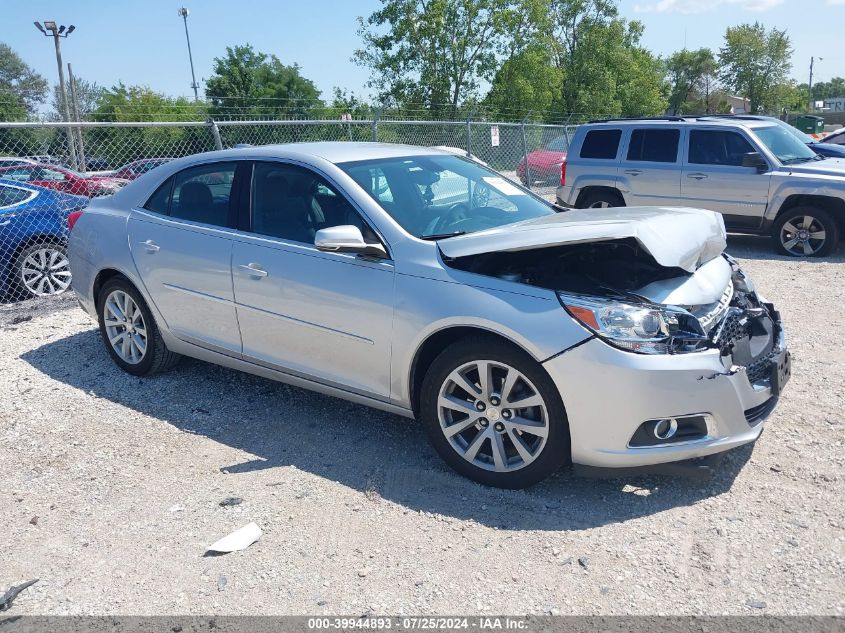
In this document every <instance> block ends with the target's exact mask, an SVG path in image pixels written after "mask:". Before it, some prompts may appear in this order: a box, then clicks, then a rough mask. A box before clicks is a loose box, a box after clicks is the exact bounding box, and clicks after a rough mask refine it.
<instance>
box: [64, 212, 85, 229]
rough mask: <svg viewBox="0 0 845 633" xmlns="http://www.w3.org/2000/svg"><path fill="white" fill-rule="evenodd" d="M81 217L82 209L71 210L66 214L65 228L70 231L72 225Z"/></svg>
mask: <svg viewBox="0 0 845 633" xmlns="http://www.w3.org/2000/svg"><path fill="white" fill-rule="evenodd" d="M81 217H82V211H71V212H70V213H68V216H67V230H68V231H72V230H73V225H74V224H76V221H77V220H78V219H79V218H81Z"/></svg>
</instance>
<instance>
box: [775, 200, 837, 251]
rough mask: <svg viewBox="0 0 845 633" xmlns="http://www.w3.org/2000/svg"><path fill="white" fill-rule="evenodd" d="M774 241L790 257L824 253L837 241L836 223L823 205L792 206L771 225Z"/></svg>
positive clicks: (835, 244)
mask: <svg viewBox="0 0 845 633" xmlns="http://www.w3.org/2000/svg"><path fill="white" fill-rule="evenodd" d="M774 238H775V245H776V247H777V249H778V251H780V252H781V253H783V254H785V255H792V256H793V257H824V256H826V255H830V254H831V253H832V252H833V251H834V249H835V248H836V247H837V245H838V243H839V227H838V226H837V224H836V220H834V218H833V216H831V215H830V213H828V212H827V211H825V210H823V209H816V208H813V207H793V208H792V209H789V210H788V211H784V212H783V213H782V214H781V215H780V217H778V219H777V221H775V226H774Z"/></svg>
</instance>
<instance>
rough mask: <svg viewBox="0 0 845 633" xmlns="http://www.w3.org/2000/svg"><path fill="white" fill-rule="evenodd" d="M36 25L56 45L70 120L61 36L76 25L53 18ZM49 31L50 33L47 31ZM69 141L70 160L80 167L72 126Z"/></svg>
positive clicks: (64, 105) (66, 116) (63, 100)
mask: <svg viewBox="0 0 845 633" xmlns="http://www.w3.org/2000/svg"><path fill="white" fill-rule="evenodd" d="M34 24H35V27H36V28H37V29H38V30H39V31H41V33H43V34H44V35H45V36H46V37H52V38H53V42H54V43H55V45H56V63H57V64H58V66H59V92H60V93H61V94H60V95H59V96H60V97H61V99H60V101H61V107H62V116H63V117H64V120H65V122H66V123H67V122H70V107H69V104H68V98H67V92H66V91H65V71H64V68H63V65H62V46H61V38H63V37H67V36H68V35H70V34H71V33H73V31H74V30H75V29H76V27H75V26H74V25H73V24H71V25H70V26H69V27H67V28H65V26H64V25H62V26H56V23H55V22H54V21H52V20H45V21H44V26H42V25H41V23H40V22H34ZM47 31H49V33H48V32H47ZM66 132H67V141H68V148H69V150H70V162H71V167H73V168H74V169H77V168H78V165H77V161H76V143H75V142H74V138H73V130H72V129H71V128H70V126H67V129H66Z"/></svg>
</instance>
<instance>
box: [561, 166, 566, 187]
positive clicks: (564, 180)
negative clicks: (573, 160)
mask: <svg viewBox="0 0 845 633" xmlns="http://www.w3.org/2000/svg"><path fill="white" fill-rule="evenodd" d="M565 184H566V161H563V162H562V163H561V164H560V186H561V187H563V186H564V185H565Z"/></svg>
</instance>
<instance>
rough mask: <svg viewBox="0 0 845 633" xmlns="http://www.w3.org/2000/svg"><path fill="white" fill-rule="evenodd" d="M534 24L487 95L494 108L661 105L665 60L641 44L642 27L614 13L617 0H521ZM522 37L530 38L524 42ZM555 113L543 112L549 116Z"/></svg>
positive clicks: (655, 109)
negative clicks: (663, 61)
mask: <svg viewBox="0 0 845 633" xmlns="http://www.w3.org/2000/svg"><path fill="white" fill-rule="evenodd" d="M524 7H525V9H526V11H525V15H528V16H531V20H532V22H533V24H532V26H530V27H526V26H525V25H524V24H523V23H517V27H518V28H519V30H518V31H517V32H516V33H515V34H513V35H512V36H513V39H514V41H516V42H517V43H518V44H517V45H516V46H514V47H513V48H514V49H515V50H514V51H513V52H512V53H511V55H510V57H509V58H508V59H507V60H506V61H505V62H504V64H502V67H501V69H500V70H499V72H498V73H497V74H496V77H495V79H494V80H493V84H492V87H491V91H490V93H489V95H488V97H487V102H488V104H489V105H490V106H491V107H492V108H493V109H494V110H496V111H498V112H502V113H505V112H506V111H507V110H508V109H510V111H514V112H515V114H516V115H523V114H527V113H528V112H530V111H546V112H549V111H551V112H557V113H571V112H580V113H590V114H594V115H598V114H606V115H613V116H618V115H626V116H644V115H655V114H660V113H662V112H664V111H665V108H666V98H665V92H666V90H667V88H666V85H665V81H664V68H663V64H662V62H661V61H660V60H659V59H658V58H656V57H655V56H654V55H652V54H651V53H650V52H648V51H647V50H645V49H644V48H642V47H641V46H640V44H639V42H640V37H641V36H642V31H643V27H642V25H641V24H640V23H639V22H636V21H634V22H627V21H625V20H623V19H621V18H619V17H618V12H617V7H616V1H615V0H524ZM525 41H527V42H528V43H527V44H521V42H525ZM554 118H559V114H558V115H557V117H555V115H549V114H547V115H546V119H547V120H552V119H554Z"/></svg>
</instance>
